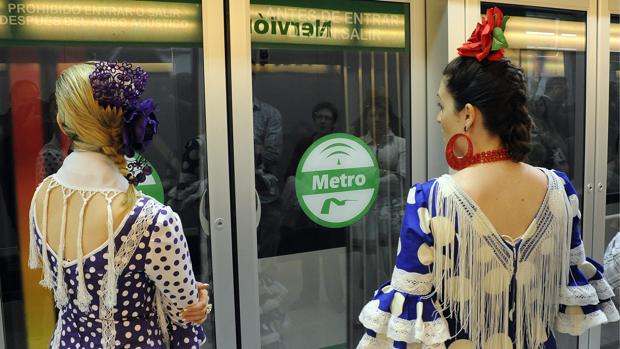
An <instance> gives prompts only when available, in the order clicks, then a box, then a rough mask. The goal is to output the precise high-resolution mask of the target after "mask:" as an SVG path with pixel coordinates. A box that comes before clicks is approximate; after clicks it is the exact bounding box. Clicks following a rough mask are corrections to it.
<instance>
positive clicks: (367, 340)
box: [357, 333, 393, 349]
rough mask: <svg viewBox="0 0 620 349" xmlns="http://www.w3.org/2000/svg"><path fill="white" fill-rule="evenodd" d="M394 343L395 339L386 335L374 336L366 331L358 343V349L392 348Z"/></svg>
mask: <svg viewBox="0 0 620 349" xmlns="http://www.w3.org/2000/svg"><path fill="white" fill-rule="evenodd" d="M377 336H378V335H377ZM392 344H393V341H391V340H389V339H387V338H385V337H373V336H370V335H368V334H367V333H365V334H364V336H363V337H362V339H361V340H360V342H359V343H358V344H357V349H392Z"/></svg>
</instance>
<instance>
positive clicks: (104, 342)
mask: <svg viewBox="0 0 620 349" xmlns="http://www.w3.org/2000/svg"><path fill="white" fill-rule="evenodd" d="M158 204H159V203H157V202H156V201H155V200H149V201H148V202H147V203H146V204H144V207H142V211H140V214H139V215H138V217H137V218H136V221H135V223H134V224H133V225H132V227H131V230H130V231H129V233H128V234H127V235H126V237H127V239H126V240H125V242H124V243H122V244H121V246H120V247H119V249H118V253H116V256H115V257H114V268H113V270H112V273H114V274H115V275H113V276H111V277H113V278H114V279H115V280H118V275H120V274H121V273H122V272H123V270H124V269H125V267H126V266H127V264H128V263H129V260H130V259H131V257H132V256H133V254H134V253H135V252H136V248H137V247H138V245H139V242H140V239H141V238H142V236H143V234H144V232H146V231H147V228H148V227H149V225H150V224H151V223H152V222H153V220H154V219H155V216H156V215H157V213H158V212H159V210H157V209H156V208H155V206H156V205H158ZM138 205H140V203H138ZM109 273H110V270H109V268H108V271H107V272H106V275H104V277H103V280H104V282H103V284H102V286H101V297H100V302H99V303H100V307H99V318H100V319H102V320H103V321H102V322H101V331H102V335H101V346H102V348H103V349H113V348H114V341H115V339H116V322H115V321H114V307H113V306H110V304H108V303H107V302H105V301H102V300H103V299H105V298H107V297H109V296H110V294H111V293H113V296H116V291H117V290H116V287H115V286H116V282H117V281H116V282H115V284H114V285H113V287H112V288H110V284H109V283H107V282H105V280H107V278H108V277H110V275H109Z"/></svg>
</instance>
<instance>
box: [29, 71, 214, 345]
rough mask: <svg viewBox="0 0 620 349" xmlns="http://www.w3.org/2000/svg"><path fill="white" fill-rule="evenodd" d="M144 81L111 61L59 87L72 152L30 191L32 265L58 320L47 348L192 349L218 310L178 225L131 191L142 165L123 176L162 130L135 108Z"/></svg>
mask: <svg viewBox="0 0 620 349" xmlns="http://www.w3.org/2000/svg"><path fill="white" fill-rule="evenodd" d="M119 81H122V82H123V84H122V85H120V84H118V82H119ZM145 83H146V73H145V72H144V71H143V70H141V69H140V68H133V67H132V66H131V65H129V64H126V63H108V62H96V63H86V64H77V65H74V66H71V67H70V68H68V69H66V70H65V71H64V72H63V73H62V74H61V75H60V77H59V78H58V80H57V82H56V99H57V104H58V115H57V122H58V126H59V127H60V129H61V131H62V132H63V133H64V134H65V135H67V136H68V137H69V138H70V140H71V141H72V148H73V152H72V153H71V154H70V155H69V156H67V157H66V159H65V160H64V162H63V164H62V166H61V167H60V169H59V170H58V172H57V173H55V174H53V175H51V176H48V177H47V178H45V180H44V181H43V182H42V183H41V184H40V185H39V186H38V187H37V189H36V191H35V194H34V197H33V199H32V204H31V209H30V216H29V220H30V257H29V261H28V264H29V266H30V268H42V269H43V273H42V274H43V279H42V281H41V285H42V286H44V287H46V288H49V289H50V290H52V291H53V293H54V300H55V304H56V307H57V308H58V310H59V314H58V321H57V324H56V329H55V331H54V334H53V337H52V339H51V343H50V348H52V349H65V348H66V349H69V348H75V347H76V346H78V345H79V346H80V347H88V346H90V345H93V344H94V345H96V347H97V348H104V349H112V348H125V347H132V348H136V347H138V346H141V345H144V343H147V344H148V345H149V346H150V347H152V348H162V349H163V348H179V349H181V348H186V349H189V348H196V347H198V346H200V345H201V344H202V343H203V342H204V340H205V334H204V331H203V329H202V327H201V326H200V323H202V322H204V320H205V319H206V317H207V314H208V313H209V312H210V309H211V306H210V305H209V304H208V295H207V293H206V286H205V285H202V284H200V283H198V282H196V280H195V278H194V274H193V271H192V267H191V261H190V258H189V253H188V249H187V248H188V246H187V242H186V240H185V236H184V234H183V228H182V225H181V222H180V220H179V218H178V215H177V214H176V213H175V212H174V211H172V209H171V208H170V207H168V206H164V205H163V204H161V203H159V202H157V201H156V200H155V199H153V198H151V197H149V196H146V195H142V194H141V193H140V192H138V191H137V190H136V188H135V186H136V185H137V184H138V183H139V182H140V179H141V178H144V177H143V176H144V175H145V174H148V168H147V167H143V168H142V169H141V170H140V173H136V172H130V171H129V169H128V168H127V160H126V156H130V155H131V154H130V153H129V152H131V153H134V152H135V151H136V150H142V149H143V148H144V147H145V146H147V145H148V143H149V142H150V141H151V140H152V136H154V134H155V132H156V127H157V120H156V118H155V116H154V114H152V113H153V108H152V104H151V103H149V102H148V100H146V101H145V100H142V99H141V98H140V95H141V94H142V92H143V89H144V84H145ZM145 105H146V107H145ZM84 328H87V329H88V330H82V329H84ZM72 329H73V330H72ZM78 329H80V330H78Z"/></svg>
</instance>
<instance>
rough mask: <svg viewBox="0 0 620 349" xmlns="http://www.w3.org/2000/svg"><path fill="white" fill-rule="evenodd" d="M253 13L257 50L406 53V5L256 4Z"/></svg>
mask: <svg viewBox="0 0 620 349" xmlns="http://www.w3.org/2000/svg"><path fill="white" fill-rule="evenodd" d="M309 5H311V6H312V7H310V6H309ZM250 11H251V15H250V17H251V18H250V30H251V33H252V43H253V44H267V45H274V46H277V45H316V46H336V47H346V48H352V47H353V48H387V49H405V48H406V47H407V32H408V29H407V28H408V13H407V11H408V7H407V5H406V4H399V3H389V2H375V1H372V2H371V1H351V0H349V1H324V0H315V1H311V2H309V1H279V0H254V1H252V4H251V10H250Z"/></svg>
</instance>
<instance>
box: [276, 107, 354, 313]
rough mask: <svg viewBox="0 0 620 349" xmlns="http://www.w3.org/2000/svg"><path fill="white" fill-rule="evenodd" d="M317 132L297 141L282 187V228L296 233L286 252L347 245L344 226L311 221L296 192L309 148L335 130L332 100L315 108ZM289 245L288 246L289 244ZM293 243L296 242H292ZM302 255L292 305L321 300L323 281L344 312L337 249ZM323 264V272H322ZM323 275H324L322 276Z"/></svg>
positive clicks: (333, 301) (330, 298) (308, 304)
mask: <svg viewBox="0 0 620 349" xmlns="http://www.w3.org/2000/svg"><path fill="white" fill-rule="evenodd" d="M311 115H312V121H313V123H314V129H315V130H314V132H313V133H312V134H311V135H308V136H306V137H303V138H301V139H300V140H299V141H298V142H297V144H296V145H295V149H294V150H293V154H292V156H291V161H290V162H289V166H288V168H287V171H286V176H287V180H286V183H285V186H284V189H283V191H282V196H283V198H286V199H285V201H284V205H283V207H284V208H285V210H286V211H285V212H284V215H283V216H284V218H283V223H282V226H283V227H282V228H283V232H284V231H287V234H290V235H291V236H294V238H291V239H285V240H284V241H287V244H283V245H281V246H280V248H281V250H284V251H286V252H289V253H291V252H293V251H294V252H296V253H298V252H311V251H320V250H326V249H331V248H337V247H344V246H345V236H346V235H345V234H346V231H345V229H343V228H325V227H322V226H319V225H318V224H316V223H314V222H312V221H311V220H310V219H309V218H308V217H307V216H306V215H305V213H303V212H302V210H301V208H300V206H299V201H298V199H297V196H296V195H295V174H296V172H297V167H298V166H299V162H300V161H301V157H302V156H303V154H304V153H305V152H306V150H307V149H308V148H309V147H310V146H311V145H312V143H314V142H315V141H316V140H318V139H319V138H321V137H324V136H327V135H329V134H331V133H334V132H336V122H337V120H338V110H337V108H336V106H335V105H334V104H332V103H330V102H321V103H318V104H316V105H315V106H314V107H313V108H312V112H311ZM287 245H289V246H287ZM291 245H294V246H291ZM300 259H301V279H302V285H301V289H302V291H301V294H300V295H299V298H298V299H297V301H296V302H295V303H294V304H293V305H292V308H293V309H300V308H309V307H313V306H316V305H317V303H318V302H319V298H320V297H319V295H320V293H321V285H322V287H324V288H325V292H326V294H327V298H328V301H329V303H330V306H331V308H332V309H333V310H334V311H335V312H337V313H342V312H343V311H344V310H345V306H344V302H343V297H344V290H343V287H342V275H341V266H340V264H341V263H340V259H339V258H338V255H337V254H334V253H321V252H317V253H314V254H305V255H303V256H301V257H300ZM321 266H322V270H323V272H322V273H321ZM320 275H323V278H321V277H320Z"/></svg>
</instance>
